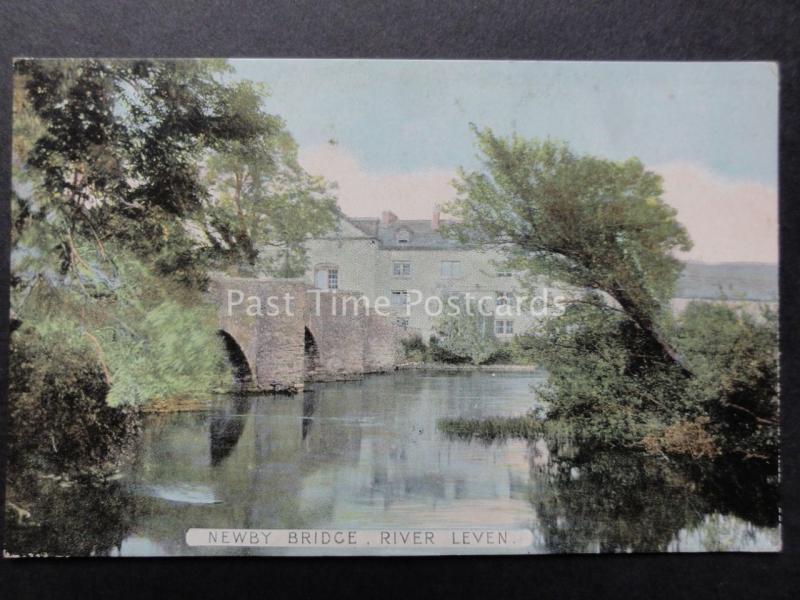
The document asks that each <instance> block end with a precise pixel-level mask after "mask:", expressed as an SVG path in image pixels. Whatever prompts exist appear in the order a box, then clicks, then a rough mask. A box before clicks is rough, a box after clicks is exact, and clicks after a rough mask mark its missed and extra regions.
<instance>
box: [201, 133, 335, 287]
mask: <svg viewBox="0 0 800 600" xmlns="http://www.w3.org/2000/svg"><path fill="white" fill-rule="evenodd" d="M207 164H208V173H207V177H208V180H209V186H210V188H211V190H212V193H213V194H214V195H215V198H216V200H217V201H218V202H219V203H220V205H221V206H222V207H226V206H229V207H232V209H233V211H232V214H234V215H235V222H232V223H231V222H229V223H228V224H227V226H222V227H220V224H219V221H217V228H218V229H225V230H230V231H233V232H235V234H236V236H238V237H239V238H241V239H247V240H250V244H251V246H250V247H249V252H248V256H247V261H246V262H247V264H248V265H249V266H250V267H253V266H255V265H256V263H257V262H258V263H259V266H262V267H264V268H265V269H266V270H267V271H269V272H270V273H272V274H274V275H277V276H279V277H299V276H302V274H303V273H304V272H305V267H306V265H305V262H306V260H305V259H306V253H305V245H304V243H305V242H306V241H307V240H308V239H309V238H312V237H318V236H321V235H323V234H325V233H328V232H330V231H332V230H334V229H335V228H336V227H337V226H338V222H339V218H340V214H339V210H338V208H337V206H336V200H335V198H334V196H333V195H332V190H333V187H332V186H331V185H330V184H328V183H327V182H326V181H325V180H324V179H323V178H321V177H315V176H312V175H309V174H308V173H306V172H305V171H304V170H303V168H302V167H301V166H300V164H299V162H298V160H297V144H296V143H295V141H294V139H292V137H291V136H290V135H289V134H288V133H287V132H286V131H283V130H281V131H279V132H278V134H277V135H270V136H264V137H261V138H259V139H258V140H256V142H255V143H248V144H242V143H240V142H235V143H232V144H228V145H227V146H226V147H225V148H224V149H223V150H221V151H219V152H215V153H213V154H212V156H211V157H210V158H209V160H208V163H207ZM229 214H230V213H229ZM259 248H267V250H268V251H267V252H262V253H261V254H259Z"/></svg>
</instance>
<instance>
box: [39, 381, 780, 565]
mask: <svg viewBox="0 0 800 600" xmlns="http://www.w3.org/2000/svg"><path fill="white" fill-rule="evenodd" d="M541 383H542V379H541V378H540V377H538V376H536V375H534V374H518V373H490V372H456V373H441V372H425V371H400V372H396V373H392V374H387V375H372V376H368V377H366V378H365V379H363V380H362V381H356V382H342V383H325V384H322V383H320V384H314V385H313V386H312V387H311V388H310V389H309V390H307V391H306V392H305V393H303V394H299V395H297V396H293V397H290V396H280V395H278V396H276V395H265V396H252V395H250V396H236V395H230V396H220V397H219V398H217V399H216V400H215V401H214V403H213V406H212V409H211V410H210V411H207V412H195V413H177V414H165V415H157V416H152V417H149V418H148V419H147V421H146V423H145V429H144V433H143V435H142V438H141V440H140V443H139V448H138V450H137V453H136V457H135V459H134V461H133V463H132V464H131V466H130V467H129V470H128V471H127V472H126V473H125V474H124V475H125V476H124V477H123V478H122V479H121V480H120V481H119V482H116V483H115V484H114V486H113V489H111V490H106V491H105V492H104V493H103V494H102V495H98V497H93V496H92V497H87V496H86V494H87V493H88V492H71V493H72V494H73V498H72V500H71V503H70V502H67V501H63V502H61V503H60V504H59V503H54V505H53V506H54V508H53V510H52V511H51V512H52V518H53V519H55V521H56V526H55V528H53V529H52V530H53V531H58V530H59V529H61V530H66V529H69V530H70V531H74V530H75V529H76V528H78V529H80V528H81V527H82V528H84V530H85V529H87V528H88V529H91V531H89V532H88V533H87V532H86V531H84V532H83V535H84V537H83V538H81V540H80V542H79V543H80V544H83V546H82V547H83V552H86V553H92V554H110V555H116V556H119V555H121V556H136V555H139V556H141V555H147V556H164V555H197V554H234V555H236V554H285V553H288V552H289V551H288V550H286V549H276V548H213V547H189V546H187V545H186V544H185V542H184V536H185V532H186V530H187V529H188V528H190V527H197V528H257V529H314V528H319V529H393V528H402V529H430V528H438V529H441V528H447V529H454V528H481V529H518V528H526V529H529V530H531V531H532V532H533V544H532V545H531V546H530V547H528V548H526V549H524V551H525V552H528V553H553V552H606V551H609V552H610V551H614V552H618V551H704V550H712V551H730V550H734V551H735V550H739V551H742V550H744V551H772V550H777V549H779V547H780V535H779V529H778V525H777V500H776V495H775V494H773V493H772V488H769V487H767V488H765V489H766V490H767V491H766V492H758V493H754V492H753V489H754V488H753V483H752V481H751V480H750V479H747V478H739V480H741V481H737V479H736V478H734V479H733V480H732V482H731V481H729V482H726V483H722V484H720V483H719V478H716V477H707V476H704V475H700V476H698V475H697V474H694V475H692V476H689V475H687V474H685V473H677V472H674V471H672V470H671V469H669V468H667V467H666V466H665V465H664V464H663V462H664V461H658V460H656V459H650V458H644V457H639V456H636V457H631V456H618V455H596V456H591V457H588V458H587V457H582V458H580V452H576V450H575V449H574V448H569V446H568V444H566V445H565V444H560V445H559V444H553V443H550V444H547V443H545V441H544V440H538V441H535V442H528V441H523V440H505V441H494V442H491V443H487V442H483V441H479V440H475V439H473V440H465V439H454V438H451V437H448V436H447V435H445V434H443V433H442V432H440V431H438V430H437V422H438V421H439V420H440V419H442V418H448V417H467V418H480V417H486V416H514V415H523V414H525V413H526V412H527V411H529V410H530V409H532V408H533V407H534V406H535V405H536V394H535V388H536V386H537V385H538V384H541ZM70 507H73V508H70ZM76 507H82V508H83V509H86V507H90V508H91V510H93V511H94V515H93V517H91V522H90V523H88V524H87V522H86V521H87V519H85V518H83V519H82V520H81V522H80V523H77V524H75V523H72V524H70V523H69V519H70V518H71V516H70V514H69V513H70V511H71V510H78V508H76ZM59 525H61V527H59ZM92 532H94V534H96V536H97V537H98V539H97V540H92V539H91V536H92V535H93V533H92ZM62 535H63V534H62ZM87 539H88V540H89V541H88V542H87ZM76 543H78V542H76ZM461 550H462V551H463V549H461ZM62 551H65V552H70V553H72V552H74V549H72V550H71V551H70V549H69V548H67V549H65V550H62ZM498 551H500V552H502V551H503V550H502V549H498ZM313 552H314V551H309V550H303V549H292V550H291V553H293V554H301V553H313ZM316 552H319V551H316ZM327 552H328V553H333V554H337V553H345V552H348V551H347V550H327ZM360 552H361V553H364V552H365V551H364V550H361V551H360ZM422 552H424V550H423V551H422ZM430 552H434V553H435V552H436V551H435V550H434V551H430ZM439 552H441V550H439ZM484 552H485V551H484ZM381 553H383V554H389V553H392V550H382V552H381Z"/></svg>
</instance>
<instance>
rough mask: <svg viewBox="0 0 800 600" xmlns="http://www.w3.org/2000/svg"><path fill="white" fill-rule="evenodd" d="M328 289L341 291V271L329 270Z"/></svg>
mask: <svg viewBox="0 0 800 600" xmlns="http://www.w3.org/2000/svg"><path fill="white" fill-rule="evenodd" d="M328 289H329V290H336V289H339V269H328Z"/></svg>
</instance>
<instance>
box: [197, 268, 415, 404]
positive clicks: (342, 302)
mask: <svg viewBox="0 0 800 600" xmlns="http://www.w3.org/2000/svg"><path fill="white" fill-rule="evenodd" d="M209 294H210V295H211V297H212V299H213V301H214V302H215V303H216V305H217V307H218V313H217V314H218V319H219V328H220V331H221V333H222V335H225V336H229V343H230V341H231V340H232V341H233V342H235V344H236V345H237V346H238V347H239V348H240V349H241V353H242V355H243V356H244V357H245V359H246V361H247V366H248V367H249V371H250V373H251V374H252V378H253V382H254V384H255V386H256V387H258V388H259V389H262V390H287V389H302V388H303V387H304V384H305V382H306V381H331V380H339V379H352V378H358V377H361V376H362V375H363V374H365V373H372V372H380V371H388V370H392V369H394V368H395V367H396V365H397V364H398V363H399V362H400V358H401V348H400V340H401V339H402V338H403V337H404V335H405V331H404V330H403V329H402V328H400V327H398V326H397V325H396V324H394V322H393V321H392V319H391V317H389V316H386V315H382V314H379V313H377V312H374V311H373V310H372V309H368V308H367V307H366V306H365V305H364V304H363V302H362V303H359V302H358V300H359V298H361V295H360V294H359V293H358V292H345V291H338V290H336V291H327V290H326V291H322V290H318V289H315V288H313V287H311V286H309V285H308V284H307V283H305V282H304V281H302V280H299V279H272V278H269V279H255V278H244V277H228V276H226V275H222V274H213V275H212V277H211V280H210V284H209Z"/></svg>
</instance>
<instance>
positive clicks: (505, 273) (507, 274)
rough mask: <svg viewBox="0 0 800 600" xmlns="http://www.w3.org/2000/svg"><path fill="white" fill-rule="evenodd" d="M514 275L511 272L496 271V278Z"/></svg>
mask: <svg viewBox="0 0 800 600" xmlns="http://www.w3.org/2000/svg"><path fill="white" fill-rule="evenodd" d="M513 276H514V274H513V273H512V272H511V271H498V272H497V277H513Z"/></svg>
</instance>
